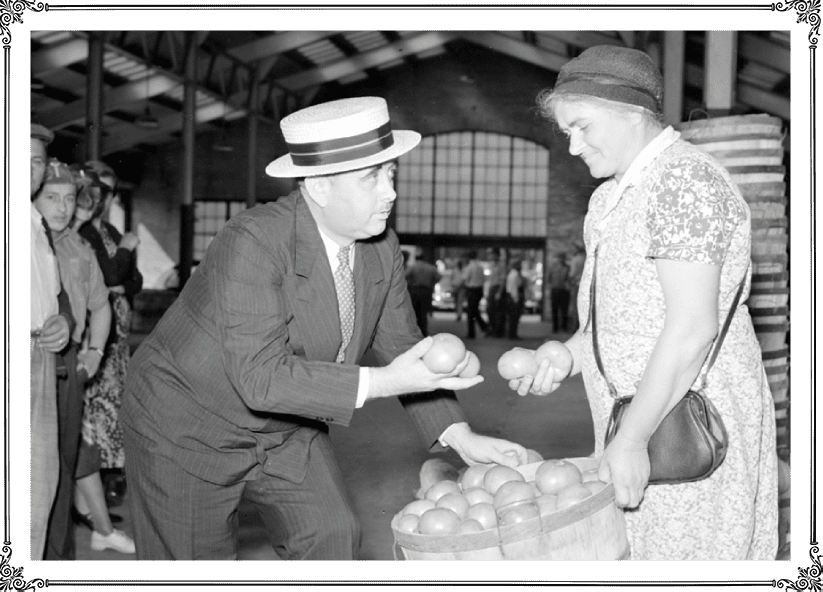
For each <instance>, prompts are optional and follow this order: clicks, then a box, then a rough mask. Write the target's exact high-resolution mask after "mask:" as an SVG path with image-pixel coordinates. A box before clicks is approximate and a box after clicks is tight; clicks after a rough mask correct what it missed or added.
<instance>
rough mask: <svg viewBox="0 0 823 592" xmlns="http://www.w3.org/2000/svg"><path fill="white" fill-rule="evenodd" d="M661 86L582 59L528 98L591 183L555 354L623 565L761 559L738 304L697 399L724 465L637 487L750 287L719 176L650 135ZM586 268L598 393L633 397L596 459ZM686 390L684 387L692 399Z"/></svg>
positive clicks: (747, 346) (762, 527) (744, 315)
mask: <svg viewBox="0 0 823 592" xmlns="http://www.w3.org/2000/svg"><path fill="white" fill-rule="evenodd" d="M662 88H663V86H662V77H661V76H660V73H659V72H658V71H657V69H656V68H655V66H654V64H653V62H652V61H651V59H650V58H649V57H648V56H647V55H646V54H644V53H643V52H640V51H637V50H633V49H627V48H618V47H593V48H590V49H588V50H586V51H584V52H583V53H582V54H581V55H580V56H579V57H578V58H575V59H573V60H571V61H570V62H569V63H568V64H566V65H565V66H564V67H563V68H562V70H561V72H560V75H559V77H558V79H557V84H556V86H555V88H554V89H553V91H551V92H544V93H543V94H542V95H541V96H540V98H539V99H538V101H539V104H540V106H541V108H542V110H543V112H544V114H545V115H547V116H548V117H550V118H552V119H553V120H554V121H555V122H556V123H557V125H558V127H559V128H560V130H562V131H563V133H564V134H566V136H567V137H568V138H569V151H570V153H571V154H573V155H575V156H580V157H581V158H582V159H583V160H584V161H585V163H586V165H587V166H588V168H589V171H590V172H591V174H592V176H594V177H596V178H599V179H604V180H605V181H604V182H603V183H602V184H601V185H600V186H599V187H598V188H597V189H596V190H595V192H594V194H593V195H592V198H591V202H590V206H589V212H588V214H587V216H586V221H585V225H584V238H585V242H586V251H587V252H588V253H589V254H590V256H589V257H588V259H587V261H586V264H585V267H584V271H583V276H582V280H581V285H580V294H579V303H578V304H579V310H580V312H581V319H583V320H582V321H581V324H582V325H583V326H584V327H583V329H581V330H580V331H579V332H578V333H576V334H575V335H574V336H573V337H572V338H571V339H570V340H569V341H568V342H566V345H567V346H568V347H569V350H570V351H571V352H572V355H573V359H574V365H573V368H572V373H577V372H581V371H582V373H583V380H584V383H585V385H586V391H587V396H588V398H589V404H590V407H591V410H592V415H593V419H594V428H595V442H596V448H595V455H596V456H598V457H600V458H601V461H600V467H599V476H600V478H601V479H602V480H604V481H611V482H612V483H613V484H614V487H615V494H616V499H617V503H618V504H619V505H620V506H622V507H625V508H627V509H632V511H627V512H626V513H625V517H626V524H627V528H628V534H629V542H630V544H631V554H632V559H665V560H683V559H701V560H716V559H728V560H742V559H774V558H775V553H776V550H777V473H776V471H777V469H776V467H777V458H776V449H775V423H774V408H773V402H772V398H771V395H770V392H769V387H768V382H767V380H766V375H765V372H764V369H763V365H762V362H761V352H760V349H759V345H758V342H757V339H756V337H755V334H754V330H753V327H752V322H751V319H750V317H749V313H748V310H747V308H746V306H745V305H740V306H738V308H737V309H736V310H735V311H734V316H733V320H732V323H731V327H730V328H729V331H728V334H727V335H726V338H725V341H724V342H723V346H722V348H721V350H720V354H719V356H718V358H717V361H716V362H715V365H714V367H713V368H712V370H711V373H710V374H709V377H708V384H707V386H706V388H705V390H704V393H705V394H707V395H708V397H709V398H710V399H711V401H712V402H713V403H714V405H715V406H716V407H717V409H718V411H719V412H720V414H721V416H722V418H723V421H724V423H725V425H726V428H727V430H728V434H729V449H728V453H727V456H726V458H725V461H724V462H723V464H722V465H721V466H720V467H719V468H718V470H717V471H716V472H715V473H714V474H712V476H711V477H709V478H707V479H704V480H702V481H698V482H693V483H688V484H678V485H653V486H651V487H648V488H647V482H648V476H649V458H648V451H647V447H646V446H647V442H648V439H649V437H650V436H651V434H652V433H654V431H655V429H656V428H657V426H658V425H659V423H660V421H661V420H662V419H663V417H664V416H665V415H666V414H667V413H668V411H669V410H670V409H671V408H672V407H673V406H674V405H675V404H676V403H677V401H678V400H680V399H681V398H682V397H683V396H684V394H685V393H686V391H687V390H688V389H689V388H691V387H693V383H694V382H695V379H696V378H697V377H698V374H699V372H700V369H701V366H702V365H703V363H704V361H705V359H706V356H707V353H708V351H709V348H710V346H711V344H712V342H713V339H714V337H715V336H716V335H717V333H718V327H719V326H720V325H721V324H722V322H723V320H724V319H725V317H726V314H727V312H728V310H729V308H730V306H731V303H732V300H733V298H734V296H735V293H736V292H737V289H738V287H739V285H740V282H745V285H744V288H745V289H744V292H743V295H742V298H741V302H744V301H745V299H746V297H747V296H748V291H749V282H750V270H749V261H750V246H751V231H750V213H749V210H748V207H747V205H746V203H745V202H744V201H743V198H742V197H741V195H740V192H739V191H738V189H737V188H736V187H735V185H734V183H733V182H732V180H731V178H730V177H729V175H728V173H727V171H725V169H723V168H722V167H721V166H720V165H719V164H718V163H717V162H716V161H715V160H713V159H712V158H711V157H710V156H708V155H706V154H704V153H702V152H700V151H699V150H698V149H697V148H695V147H693V146H692V145H690V144H688V143H687V142H684V141H683V140H680V139H679V134H678V133H677V132H675V131H674V130H673V129H672V128H671V127H664V126H663V125H662V124H661V123H660V122H659V121H660V119H659V116H660V113H661V111H662V108H661V105H662V94H663V93H662ZM595 260H596V263H597V292H596V303H597V323H598V324H597V331H598V341H599V343H600V348H599V349H600V353H601V356H602V359H603V364H604V367H605V371H606V373H607V375H608V377H609V380H610V381H611V382H612V383H613V384H614V385H615V386H616V388H617V391H618V394H619V395H620V396H625V395H631V394H634V395H635V399H634V402H633V403H632V406H631V407H630V411H629V412H628V413H627V414H626V416H625V417H624V423H623V424H622V425H621V427H620V429H619V431H618V432H617V434H616V436H615V437H614V439H613V440H612V441H611V442H610V444H609V445H608V446H605V447H604V435H605V431H606V426H607V422H608V418H609V414H610V412H611V410H612V405H613V401H614V400H613V398H612V396H611V395H610V394H609V391H608V388H607V386H606V382H605V380H604V378H603V376H602V375H601V374H600V372H599V371H598V369H597V366H596V364H595V360H594V356H593V349H592V338H591V327H586V321H585V319H586V318H587V316H588V314H589V308H590V302H589V300H590V298H589V287H590V285H591V281H592V271H593V269H594V267H595ZM558 386H559V382H557V381H555V379H554V369H553V368H552V367H551V365H550V364H549V363H548V362H543V363H542V364H541V366H540V368H539V370H538V371H537V373H536V375H535V376H534V378H533V379H532V377H525V378H524V379H522V380H520V381H512V382H511V383H510V387H511V388H512V389H514V390H516V391H517V392H518V394H520V395H525V394H527V393H528V392H530V391H531V392H532V393H534V394H538V395H546V394H548V393H550V392H552V391H553V390H555V389H556V388H557V387H558ZM694 386H697V385H694Z"/></svg>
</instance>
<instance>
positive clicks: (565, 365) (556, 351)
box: [534, 341, 573, 382]
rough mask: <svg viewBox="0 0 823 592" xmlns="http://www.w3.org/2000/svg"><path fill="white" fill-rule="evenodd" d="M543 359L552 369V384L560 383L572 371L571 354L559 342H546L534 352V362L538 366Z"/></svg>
mask: <svg viewBox="0 0 823 592" xmlns="http://www.w3.org/2000/svg"><path fill="white" fill-rule="evenodd" d="M545 358H548V360H549V362H550V363H551V365H552V368H554V382H560V381H561V380H563V379H564V378H566V377H567V376H568V375H569V373H570V372H571V371H572V363H573V360H572V353H571V352H570V351H569V348H568V347H566V346H565V344H563V343H560V342H559V341H547V342H546V343H544V344H543V345H541V346H540V347H538V348H537V350H535V352H534V360H535V362H536V363H537V364H540V362H542V361H543V360H544V359H545Z"/></svg>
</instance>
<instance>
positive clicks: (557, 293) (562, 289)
mask: <svg viewBox="0 0 823 592" xmlns="http://www.w3.org/2000/svg"><path fill="white" fill-rule="evenodd" d="M548 280H549V287H550V289H551V292H550V294H551V300H552V329H553V331H554V332H555V333H559V332H560V331H564V332H565V331H568V330H569V300H570V298H571V295H570V293H569V266H568V265H567V264H566V254H565V253H557V254H556V255H555V256H554V261H553V262H552V264H551V265H550V266H549V277H548Z"/></svg>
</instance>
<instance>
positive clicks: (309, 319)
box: [294, 196, 342, 361]
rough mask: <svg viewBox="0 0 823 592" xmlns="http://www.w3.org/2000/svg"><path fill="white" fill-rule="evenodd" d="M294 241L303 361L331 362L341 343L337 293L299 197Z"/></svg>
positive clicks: (313, 225) (314, 226)
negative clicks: (304, 357) (304, 356)
mask: <svg viewBox="0 0 823 592" xmlns="http://www.w3.org/2000/svg"><path fill="white" fill-rule="evenodd" d="M294 241H295V252H294V272H295V275H296V278H295V283H296V293H297V299H296V302H295V304H296V308H297V315H296V316H297V320H298V326H299V327H300V336H301V338H302V339H303V344H304V348H305V350H306V358H307V359H309V360H325V361H334V358H335V357H336V356H337V350H338V349H339V347H340V343H341V341H342V337H341V335H340V316H339V312H338V309H337V292H336V291H335V288H334V278H333V277H332V273H331V266H330V265H329V260H328V257H326V251H325V248H324V247H323V240H322V239H321V238H320V231H319V230H318V229H317V223H316V222H315V221H314V218H313V217H312V215H311V212H310V211H309V208H308V206H307V205H306V203H305V201H304V199H303V197H302V196H299V197H298V198H297V203H296V211H295V239H294Z"/></svg>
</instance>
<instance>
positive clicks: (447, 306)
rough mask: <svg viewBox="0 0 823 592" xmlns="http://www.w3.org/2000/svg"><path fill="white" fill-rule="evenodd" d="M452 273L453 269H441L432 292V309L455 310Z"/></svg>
mask: <svg viewBox="0 0 823 592" xmlns="http://www.w3.org/2000/svg"><path fill="white" fill-rule="evenodd" d="M452 273H454V270H453V269H445V270H443V271H442V272H441V275H440V281H439V282H437V283H436V284H435V286H434V292H433V293H432V308H433V309H434V310H455V300H454V290H453V288H452V278H451V276H452Z"/></svg>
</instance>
